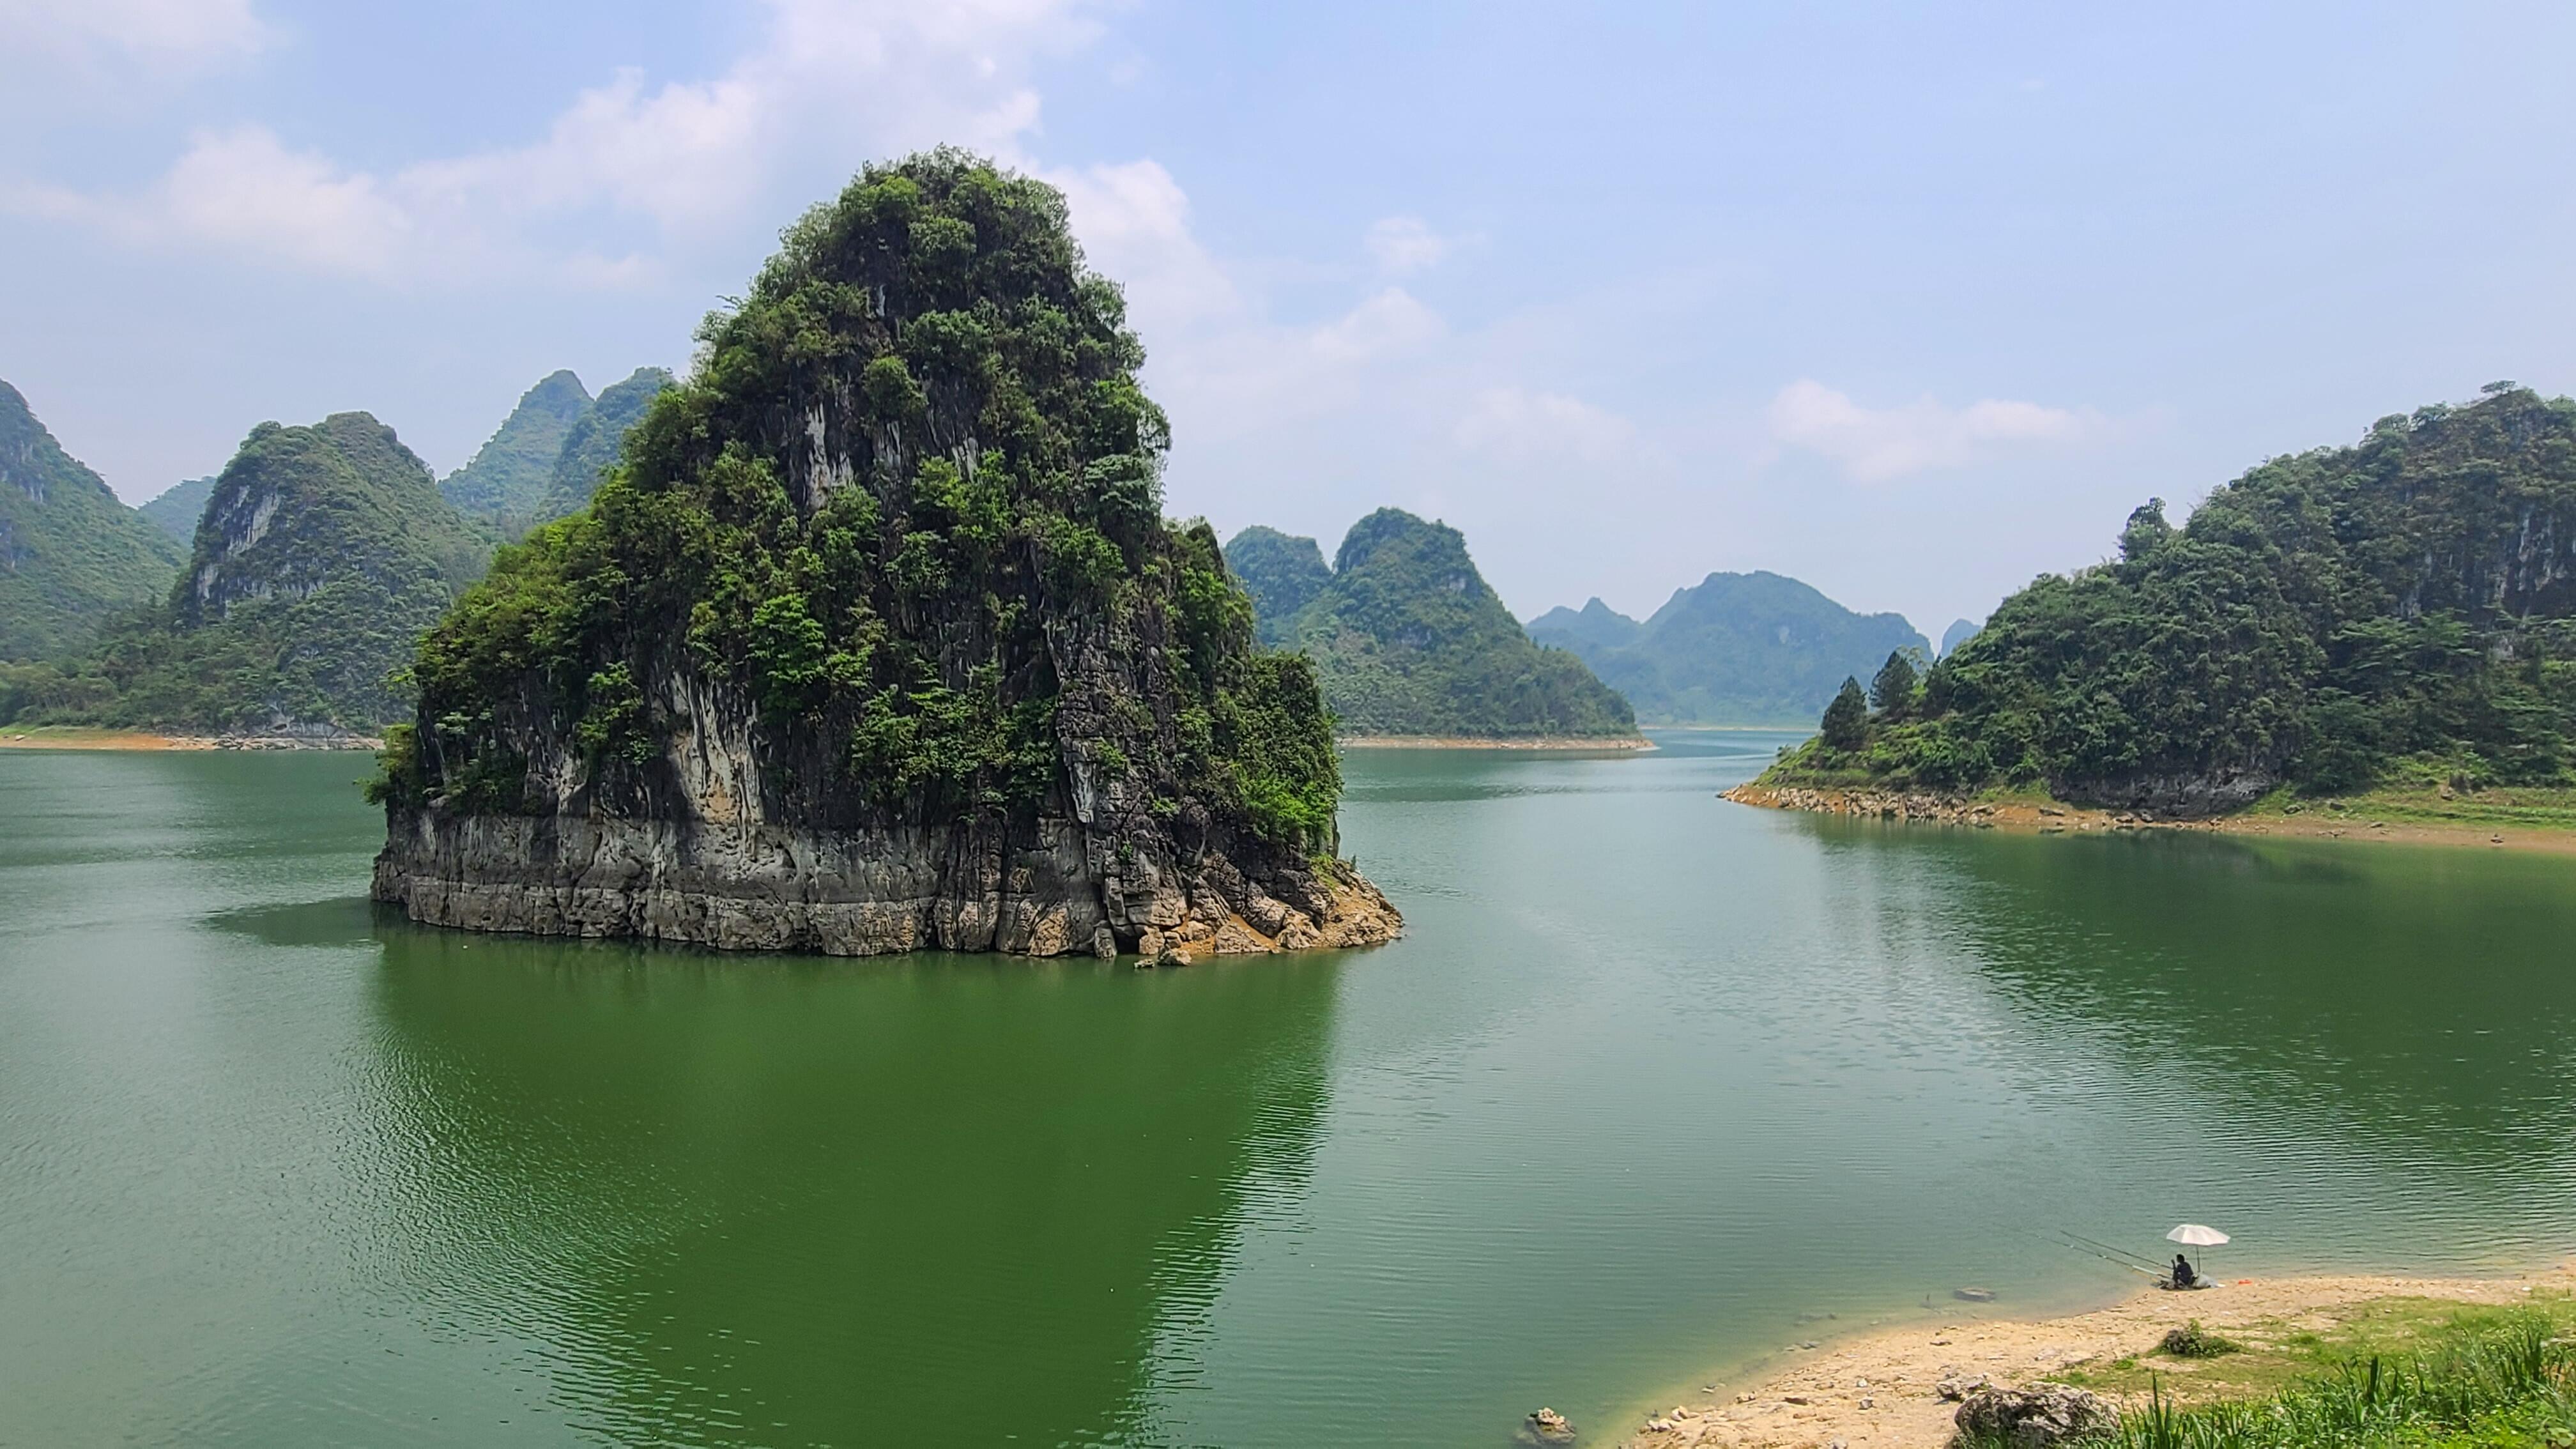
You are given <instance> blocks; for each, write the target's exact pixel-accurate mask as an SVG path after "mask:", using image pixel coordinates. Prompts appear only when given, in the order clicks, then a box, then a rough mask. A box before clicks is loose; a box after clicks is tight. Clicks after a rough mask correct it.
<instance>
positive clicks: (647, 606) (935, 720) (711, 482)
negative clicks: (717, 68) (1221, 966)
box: [372, 151, 1402, 961]
mask: <svg viewBox="0 0 2576 1449" xmlns="http://www.w3.org/2000/svg"><path fill="white" fill-rule="evenodd" d="M700 342H701V346H702V351H701V354H700V357H699V360H698V365H697V366H696V368H695V369H694V370H693V373H692V375H691V377H690V378H689V380H688V381H687V382H686V383H684V384H682V385H680V386H678V387H676V388H673V389H672V390H670V391H667V392H665V393H663V394H662V395H661V396H660V397H658V398H657V399H656V400H655V401H654V402H653V404H652V406H651V408H650V410H649V411H648V412H647V413H646V414H645V416H644V418H643V420H642V421H641V422H640V423H639V424H638V425H637V426H636V427H635V429H634V430H633V431H632V432H631V433H630V434H629V435H628V437H627V442H626V448H625V455H624V459H623V462H622V463H621V464H620V465H619V466H618V467H616V468H614V469H612V470H611V471H610V472H609V474H608V475H607V477H606V478H605V480H604V481H603V482H602V483H601V484H600V486H599V488H598V490H597V492H596V493H595V494H594V495H593V496H592V498H591V501H590V505H589V507H588V508H586V509H584V510H581V511H578V512H575V513H572V514H571V515H569V516H567V517H564V518H561V519H559V520H556V521H554V522H551V523H547V524H545V525H543V526H542V527H539V528H537V529H536V530H534V531H533V532H532V533H530V534H529V536H528V537H527V539H526V540H525V541H524V542H523V543H520V544H518V545H515V546H513V547H510V548H507V549H504V550H503V551H502V552H501V553H500V555H499V556H498V557H497V559H496V560H495V562H494V563H493V565H492V569H491V572H490V574H489V575H488V576H487V577H486V578H485V579H484V580H483V581H481V582H480V583H478V584H477V585H475V586H474V587H473V588H472V589H471V590H469V591H468V592H466V593H465V594H464V595H463V597H462V598H460V599H459V601H458V602H457V604H456V605H455V607H454V608H453V609H452V610H450V611H449V612H448V613H447V615H446V616H445V617H444V618H443V619H442V620H441V621H440V622H439V623H438V625H437V626H436V627H435V628H434V629H432V630H431V631H430V632H429V634H428V635H427V637H426V638H425V639H424V640H423V642H422V644H421V647H420V651H419V655H418V658H417V660H416V661H415V662H414V664H413V667H412V674H413V678H414V681H415V683H416V685H417V688H418V690H419V708H418V713H417V717H416V719H415V721H414V722H413V723H412V724H411V725H409V726H408V727H403V726H396V727H395V728H394V730H393V731H391V732H390V734H389V737H388V739H387V741H386V750H385V753H384V767H383V772H382V775H381V777H380V778H379V779H378V780H377V781H376V782H375V784H374V786H373V787H372V793H373V795H374V797H375V798H376V799H377V800H379V801H380V802H381V803H382V804H383V806H384V809H385V816H386V824H387V830H386V837H387V838H386V844H385V848H384V852H383V854H382V855H380V856H379V857H378V858H377V862H376V867H375V878H374V894H375V896H376V898H377V899H379V900H381V901H385V902H390V903H394V904H397V905H399V906H401V907H402V908H403V910H404V911H406V912H407V913H408V914H409V915H410V916H411V917H412V918H413V919H415V920H418V921H423V922H429V923H433V924H437V925H442V926H455V927H465V928H470V929H475V930H486V931H516V932H531V933H538V934H551V935H582V936H623V937H638V938H647V939H657V940H665V941H677V942H690V943H696V944H700V945H705V946H713V947H720V948H726V949H756V950H798V951H818V952H825V953H831V954H838V955H866V954H874V953H880V952H893V951H910V950H920V949H944V950H955V951H986V950H990V951H1000V952H1009V953H1015V954H1022V955H1029V956H1054V955H1061V954H1065V953H1070V952H1090V953H1094V954H1097V955H1101V956H1110V955H1115V954H1118V953H1121V952H1131V951H1132V952H1136V953H1138V954H1140V955H1141V956H1143V957H1145V958H1146V959H1149V960H1165V961H1172V960H1185V959H1189V958H1191V957H1194V956H1197V955H1203V954H1219V955H1222V954H1235V953H1253V952H1265V951H1273V950H1282V949H1298V948H1306V947H1341V946H1359V945H1369V944H1374V943H1378V942H1383V941H1385V940H1387V939H1389V938H1390V937H1392V936H1393V935H1394V934H1395V933H1396V931H1397V930H1398V929H1400V927H1401V924H1402V923H1401V920H1400V918H1399V916H1398V915H1397V913H1396V911H1395V910H1394V908H1393V907H1391V906H1390V905H1389V904H1388V903H1387V901H1386V899H1385V898H1384V897H1383V896H1382V895H1381V894H1380V893H1379V892H1378V891H1377V889H1376V888H1375V887H1373V886H1372V885H1370V884H1369V882H1368V881H1367V880H1365V879H1364V878H1362V877H1361V876H1360V875H1359V873H1358V872H1357V871H1356V870H1355V869H1354V868H1353V867H1352V866H1351V865H1350V864H1349V863H1348V862H1345V861H1340V860H1337V859H1336V858H1335V851H1336V845H1337V832H1336V825H1335V809H1336V805H1337V803H1338V800H1339V796H1340V791H1341V778H1340V771H1339V765H1338V762H1337V760H1336V757H1335V754H1334V748H1333V737H1332V723H1331V719H1330V716H1329V714H1328V712H1327V710H1326V707H1325V704H1324V699H1323V695H1322V693H1321V691H1320V690H1319V689H1318V687H1317V684H1316V679H1315V674H1314V670H1313V667H1312V665H1311V664H1310V663H1309V662H1308V661H1307V660H1306V659H1304V658H1302V657H1300V656H1297V655H1294V654H1289V653H1281V652H1273V651H1270V650H1265V649H1263V648H1260V647H1258V645H1257V644H1256V642H1255V637H1254V617H1253V610H1252V607H1251V604H1250V601H1249V599H1248V598H1247V597H1246V595H1245V593H1244V592H1243V590H1242V589H1241V588H1240V587H1239V586H1237V585H1236V584H1235V582H1234V581H1233V580H1232V579H1231V578H1230V577H1229V575H1228V573H1227V571H1226V567H1225V563H1224V560H1223V557H1222V555H1221V553H1220V551H1219V549H1218V545H1217V541H1216V537H1215V535H1214V533H1213V532H1212V531H1211V530H1210V529H1209V528H1208V527H1207V526H1206V525H1205V524H1204V523H1188V524H1178V525H1176V524H1173V523H1171V522H1168V521H1166V520H1165V519H1164V517H1163V514H1162V506H1161V505H1162V491H1161V481H1160V468H1161V460H1162V456H1163V453H1164V450H1165V447H1166V443H1167V440H1168V429H1167V426H1166V424H1165V421H1164V417H1163V414H1162V413H1161V411H1160V410H1159V409H1157V408H1156V406H1155V405H1154V403H1153V402H1152V400H1150V399H1149V398H1148V397H1147V396H1146V395H1145V392H1144V390H1143V389H1142V388H1141V387H1140V386H1139V385H1138V382H1137V378H1136V372H1137V369H1138V367H1139V366H1140V365H1141V363H1142V361H1143V355H1144V354H1143V349H1142V347H1141V346H1140V344H1139V343H1138V341H1137V339H1136V337H1135V335H1134V334H1133V333H1131V332H1130V331H1129V330H1128V329H1127V328H1126V326H1125V320H1124V305H1123V302H1122V299H1121V296H1120V293H1119V290H1118V288H1117V287H1116V286H1115V285H1114V284H1113V283H1111V282H1110V281H1109V280H1107V279H1106V278H1103V277H1101V276H1099V275H1098V274H1096V273H1094V272H1092V271H1091V270H1090V269H1089V268H1087V267H1086V266H1085V265H1084V262H1083V258H1082V255H1081V252H1080V251H1079V249H1078V248H1077V247H1076V246H1075V244H1074V242H1073V240H1072V238H1071V235H1070V234H1069V232H1068V230H1067V228H1066V221H1065V204H1064V200H1063V198H1062V197H1061V196H1060V195H1059V194H1058V193H1057V192H1055V191H1054V190H1053V189H1051V188H1049V187H1047V186H1045V185H1043V184H1040V183H1038V182H1035V181H1031V180H1029V179H1027V178H1024V177H1020V176H1015V175H1011V174H1008V173H1005V172H1002V171H999V170H997V169H995V168H994V167H992V166H991V165H989V164H987V163H985V162H982V161H980V160H977V159H975V158H972V157H969V156H966V155H964V154H962V153H957V152H950V151H941V152H936V153H932V154H928V155H922V156H916V157H913V158H911V159H909V160H906V161H903V162H900V163H898V164H894V165H889V166H878V167H871V168H869V169H868V170H866V171H865V172H863V173H862V174H861V176H860V177H859V178H858V179H857V180H856V181H854V182H853V183H852V184H851V185H850V186H849V187H848V188H847V189H846V190H845V191H843V192H842V193H841V195H840V196H839V197H838V198H837V199H835V200H833V201H831V202H828V203H826V204H824V205H822V206H820V207H817V208H816V209H815V210H813V211H812V212H810V213H809V214H808V215H806V216H805V218H804V219H803V220H802V221H800V222H799V223H797V224H796V225H795V226H794V227H793V228H791V229H790V230H789V231H788V233H787V235H786V238H785V241H784V245H783V246H782V248H781V249H780V251H779V252H778V254H777V255H776V256H774V257H773V258H772V259H771V260H770V261H769V262H768V263H767V265H765V266H764V267H763V268H762V269H761V271H760V273H759V275H758V276H757V277H756V278H755V279H754V280H753V281H752V283H751V286H750V288H749V290H748V293H747V295H746V296H745V297H744V298H743V299H741V300H740V301H739V302H738V303H736V304H733V305H732V306H731V307H730V308H729V309H728V310H726V311H723V312H719V313H717V314H715V315H713V316H711V317H710V318H709V319H708V321H707V323H706V325H705V326H704V328H703V329H702V331H701V333H700Z"/></svg>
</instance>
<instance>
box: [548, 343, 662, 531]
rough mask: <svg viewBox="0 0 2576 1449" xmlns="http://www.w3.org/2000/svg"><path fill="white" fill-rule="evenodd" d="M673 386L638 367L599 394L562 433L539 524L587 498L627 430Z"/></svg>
mask: <svg viewBox="0 0 2576 1449" xmlns="http://www.w3.org/2000/svg"><path fill="white" fill-rule="evenodd" d="M674 385H675V379H673V378H672V376H671V374H669V373H667V372H664V371H663V370H662V369H660V368H658V367H639V368H637V369H635V371H634V372H633V373H631V374H629V375H628V376H627V378H626V380H625V381H623V382H619V383H613V384H611V385H610V386H609V387H608V388H607V389H605V390H604V391H602V392H601V393H600V395H599V401H597V402H596V403H593V404H592V405H591V406H590V408H589V410H588V411H586V412H584V413H583V414H582V415H581V417H580V418H578V419H576V420H575V421H574V423H573V425H572V427H571V428H570V430H568V431H567V432H566V433H565V434H564V441H563V448H562V449H561V451H559V452H558V453H557V454H556V455H555V461H554V466H553V468H552V469H550V470H549V471H548V474H547V481H546V493H545V500H544V504H543V506H542V507H541V508H540V509H539V510H538V514H537V518H538V521H539V522H544V521H545V520H547V519H554V518H561V517H563V516H564V515H565V514H567V513H571V512H574V511H575V510H577V509H579V508H581V507H583V506H584V505H586V504H588V503H589V502H590V495H591V494H592V493H594V492H597V491H598V489H599V475H600V474H602V473H604V472H606V471H607V469H608V467H609V465H610V464H612V463H615V462H616V461H617V454H618V449H619V448H621V447H622V446H624V444H625V442H626V433H627V430H628V429H630V428H632V427H634V426H635V425H636V424H637V423H639V422H641V421H643V419H644V413H645V410H646V409H648V408H650V407H651V406H652V405H653V399H655V398H657V397H660V396H661V395H662V394H663V392H664V391H666V390H668V389H669V388H671V387H672V386H674Z"/></svg>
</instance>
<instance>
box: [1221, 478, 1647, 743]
mask: <svg viewBox="0 0 2576 1449" xmlns="http://www.w3.org/2000/svg"><path fill="white" fill-rule="evenodd" d="M1321 557H1322V551H1321V550H1320V549H1318V548H1317V547H1316V545H1315V541H1314V540H1313V539H1309V538H1294V537H1290V536H1289V535H1286V534H1282V533H1279V532H1276V531H1275V530H1272V529H1267V528H1251V529H1246V530H1244V531H1243V532H1242V533H1239V534H1236V535H1235V537H1234V541H1233V542H1232V543H1230V544H1228V545H1226V561H1227V565H1228V568H1229V569H1230V570H1231V571H1232V572H1234V573H1235V574H1236V575H1237V577H1239V578H1241V579H1242V580H1243V582H1244V587H1245V590H1246V591H1247V592H1249V593H1250V594H1251V595H1252V596H1253V598H1254V600H1255V608H1256V609H1257V610H1259V611H1260V614H1261V618H1260V625H1259V627H1260V631H1261V636H1262V638H1263V639H1264V640H1265V641H1269V642H1273V643H1276V644H1279V645H1282V646H1287V647H1293V648H1295V649H1297V650H1299V651H1300V652H1302V653H1304V654H1305V655H1306V656H1307V657H1309V658H1311V659H1313V660H1314V661H1315V669H1316V673H1317V674H1318V675H1319V676H1320V677H1321V679H1322V681H1323V686H1324V698H1325V700H1326V701H1327V702H1328V703H1330V704H1331V706H1332V709H1333V713H1334V715H1335V716H1336V717H1337V719H1338V721H1339V727H1340V729H1341V730H1342V731H1343V732H1344V733H1347V734H1358V735H1458V736H1467V737H1475V738H1516V737H1540V736H1577V737H1579V736H1602V737H1605V738H1609V737H1617V738H1624V737H1628V736H1633V735H1634V734H1635V733H1636V732H1637V721H1636V716H1635V714H1634V713H1633V712H1632V711H1631V710H1630V709H1629V708H1628V702H1627V701H1626V700H1624V699H1621V698H1620V697H1619V696H1618V694H1617V693H1616V692H1614V691H1612V690H1611V689H1610V688H1609V687H1608V686H1606V685H1604V684H1603V683H1602V682H1601V681H1600V680H1599V679H1596V678H1594V677H1593V674H1592V671H1591V670H1589V669H1587V668H1585V667H1584V665H1583V661H1582V660H1580V659H1577V658H1576V657H1574V656H1573V655H1572V654H1569V653H1567V652H1565V651H1564V650H1561V649H1549V648H1543V647H1541V646H1540V645H1538V644H1536V643H1534V642H1532V641H1531V639H1530V637H1529V635H1528V634H1527V633H1526V632H1524V631H1523V630H1522V628H1521V626H1520V623H1519V621H1517V620H1515V619H1514V618H1513V617H1512V615H1511V611H1510V610H1508V609H1506V608H1504V607H1503V601H1502V600H1501V599H1500V598H1498V597H1496V596H1495V594H1494V591H1493V589H1492V588H1491V587H1490V586H1488V585H1487V584H1486V583H1485V580H1484V576H1483V575H1481V574H1479V573H1478V572H1477V571H1476V565H1475V561H1474V560H1472V559H1470V558H1469V557H1468V556H1467V541H1466V539H1465V538H1463V537H1462V536H1460V534H1459V532H1458V530H1456V529H1454V528H1451V527H1449V526H1448V525H1446V524H1441V523H1427V522H1425V521H1423V520H1422V519H1419V518H1416V517H1414V516H1413V515H1412V514H1410V513H1406V512H1404V511H1403V510H1401V509H1396V508H1381V509H1379V510H1378V511H1377V512H1375V513H1372V514H1370V515H1369V516H1368V517H1366V518H1363V519H1361V520H1360V521H1359V522H1357V523H1355V524H1353V525H1351V531H1350V532H1349V534H1347V535H1346V536H1344V538H1343V539H1342V546H1341V550H1340V552H1339V553H1338V554H1337V555H1336V556H1335V558H1334V562H1333V566H1332V568H1331V569H1330V570H1328V571H1323V573H1322V575H1321V577H1320V578H1319V577H1318V576H1317V573H1318V570H1319V569H1320V568H1321ZM1292 604H1293V605H1294V609H1293V612H1290V613H1288V614H1286V616H1285V617H1282V616H1281V615H1280V613H1279V612H1278V611H1279V610H1280V609H1282V608H1286V607H1288V606H1290V605H1292Z"/></svg>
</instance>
